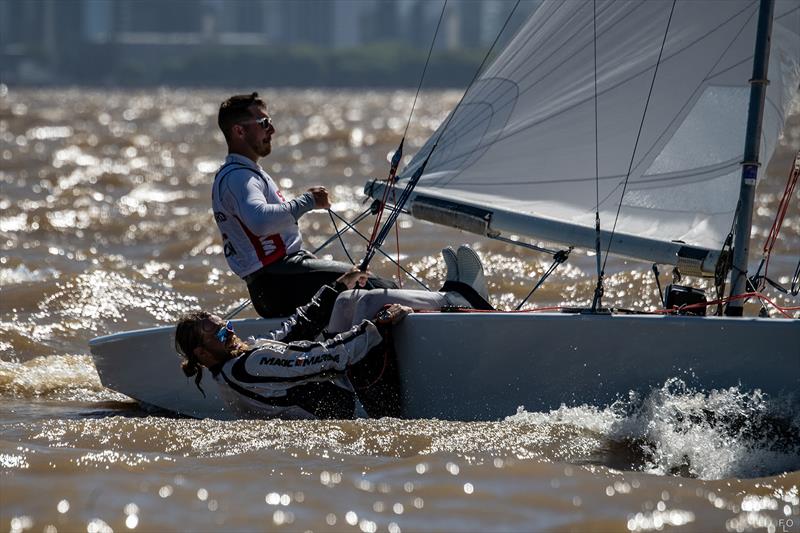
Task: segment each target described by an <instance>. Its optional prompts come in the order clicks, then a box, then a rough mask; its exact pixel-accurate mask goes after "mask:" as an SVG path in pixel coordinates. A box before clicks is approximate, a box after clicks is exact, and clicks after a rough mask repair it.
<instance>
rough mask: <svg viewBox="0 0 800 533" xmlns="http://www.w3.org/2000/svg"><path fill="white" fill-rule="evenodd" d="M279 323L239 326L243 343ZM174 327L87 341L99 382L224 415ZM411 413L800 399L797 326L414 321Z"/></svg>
mask: <svg viewBox="0 0 800 533" xmlns="http://www.w3.org/2000/svg"><path fill="white" fill-rule="evenodd" d="M278 323H279V321H278V320H260V319H249V320H239V321H235V327H236V331H237V333H238V334H240V335H242V336H246V335H252V334H257V333H264V332H266V331H269V330H270V329H271V328H272V327H274V326H275V325H277V324H278ZM173 332H174V328H173V327H161V328H153V329H146V330H139V331H133V332H127V333H120V334H117V335H110V336H106V337H99V338H97V339H93V340H92V341H91V342H90V347H91V351H92V355H93V357H94V361H95V365H96V366H97V370H98V373H99V374H100V379H101V380H102V382H103V384H104V385H105V386H106V387H108V388H111V389H114V390H117V391H119V392H122V393H123V394H126V395H128V396H130V397H132V398H135V399H136V400H139V401H141V402H144V403H146V404H150V405H153V406H157V407H160V408H162V409H166V410H169V411H173V412H177V413H180V414H184V415H189V416H194V417H201V418H202V417H214V418H228V415H227V413H226V410H225V407H224V404H223V403H222V401H221V400H220V398H219V396H218V394H217V385H216V383H215V382H214V381H213V380H212V379H211V378H210V376H209V375H208V373H207V372H206V375H205V378H204V380H203V383H202V386H203V388H204V390H205V391H206V396H207V397H206V398H203V396H202V395H201V394H200V392H199V391H198V390H197V389H196V388H195V386H194V383H193V381H192V380H191V379H188V378H186V377H185V376H184V375H183V373H182V372H181V370H180V368H179V361H180V360H179V359H178V357H177V356H176V355H175V351H174V347H173V346H174V345H173ZM395 345H396V351H397V355H398V364H399V368H400V373H401V381H402V384H403V390H404V393H405V406H404V411H403V412H404V416H405V417H407V418H441V419H452V420H495V419H499V418H502V417H505V416H508V415H511V414H513V413H515V412H516V410H517V407H519V406H524V407H525V409H527V410H528V411H543V410H544V411H546V410H549V409H554V408H557V407H559V406H560V405H561V404H562V403H563V404H566V405H581V404H589V405H596V406H598V407H602V406H605V405H608V404H610V403H611V402H613V401H614V400H615V399H617V398H620V397H627V395H628V393H629V392H630V391H636V392H647V391H648V390H650V389H652V388H654V387H660V386H662V385H663V384H664V382H665V381H666V380H668V379H669V378H671V377H680V378H683V379H685V380H686V381H687V382H688V383H689V384H691V385H693V386H694V387H696V388H698V389H699V390H711V389H720V388H727V387H733V386H739V387H741V388H742V389H743V390H751V389H760V390H761V391H763V392H765V393H767V394H769V395H773V396H783V395H786V394H794V393H796V391H800V320H781V319H758V318H718V317H707V318H701V317H675V316H652V315H634V316H631V315H616V316H595V315H578V314H575V315H571V314H554V313H540V314H522V313H451V314H446V313H443V314H427V313H424V314H417V315H412V316H410V317H408V318H407V319H406V320H405V321H404V322H403V323H402V324H400V326H399V327H398V328H396V332H395Z"/></svg>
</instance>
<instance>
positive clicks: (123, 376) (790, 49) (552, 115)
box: [90, 0, 800, 420]
mask: <svg viewBox="0 0 800 533" xmlns="http://www.w3.org/2000/svg"><path fill="white" fill-rule="evenodd" d="M799 33H800V4H798V3H797V2H796V1H791V0H789V1H777V2H773V1H772V0H761V1H758V0H755V1H754V0H728V1H726V2H719V1H714V0H709V1H706V0H676V1H675V2H652V1H646V0H631V1H619V0H608V1H597V2H544V3H542V4H541V5H540V6H539V7H538V8H537V9H536V10H535V11H534V12H533V13H532V15H531V16H530V18H529V19H528V20H527V21H526V22H525V24H524V25H523V26H522V27H521V29H520V30H519V31H518V33H517V34H516V35H515V36H514V38H513V39H511V40H510V41H509V43H508V44H507V46H506V47H505V48H504V49H503V50H502V51H500V52H499V53H498V54H497V55H496V57H495V58H494V61H493V62H492V63H491V64H490V65H489V66H488V67H487V68H486V69H485V70H484V71H483V72H482V73H481V75H480V76H479V77H477V78H476V80H475V81H474V82H473V83H472V84H471V85H470V87H469V88H468V89H467V91H466V93H465V95H464V97H463V99H462V101H461V102H460V103H459V104H458V106H457V107H456V108H455V109H454V110H453V111H452V112H451V114H450V116H449V117H448V118H447V119H446V120H445V121H444V122H443V123H442V125H441V126H440V127H439V129H438V130H437V131H436V132H434V134H433V135H432V136H431V138H430V139H429V141H428V142H427V143H426V144H425V145H424V146H423V147H422V149H421V150H419V152H418V153H417V154H416V155H415V156H414V158H413V159H412V160H411V161H410V163H409V164H408V166H407V167H406V168H405V169H404V170H403V171H402V172H400V174H399V175H398V179H397V181H394V182H370V183H368V184H367V186H366V192H367V194H369V195H371V196H372V197H374V198H376V199H383V198H387V197H392V195H391V194H389V195H386V194H385V192H386V188H387V187H392V188H395V189H396V192H397V194H396V195H395V197H402V196H403V194H402V193H403V192H404V191H406V193H407V194H406V196H407V201H406V202H405V204H404V205H403V206H399V207H403V208H404V209H405V210H407V211H408V212H410V214H411V215H412V216H413V217H416V218H418V219H421V220H426V221H431V222H434V223H438V224H445V225H448V226H451V227H455V228H459V229H462V230H465V231H469V232H472V233H477V234H480V235H482V236H484V237H486V238H492V239H501V240H505V241H506V242H511V241H519V240H521V239H520V237H522V238H529V239H533V240H536V241H537V242H547V243H559V244H562V245H564V246H567V247H574V248H582V249H586V250H592V251H597V252H599V253H598V265H599V258H600V257H601V256H603V255H605V256H606V257H607V255H608V254H613V255H619V256H623V257H626V258H630V259H634V260H638V261H643V262H646V263H657V264H661V265H673V266H674V267H675V268H676V269H677V270H678V271H679V272H680V273H681V274H683V275H685V276H702V275H712V276H713V275H716V276H717V278H720V277H723V276H724V274H725V273H726V272H727V271H728V270H730V269H729V265H730V261H731V257H732V258H733V259H732V260H733V264H734V268H733V269H732V270H733V271H734V272H736V273H738V274H739V275H738V276H733V278H732V280H731V281H732V283H731V286H733V287H734V290H738V291H739V293H742V292H744V291H743V290H742V285H743V283H744V279H743V278H744V273H745V272H746V271H747V254H746V248H747V240H748V239H749V235H750V223H751V222H750V217H751V213H752V205H753V193H752V191H753V188H754V186H755V183H756V182H757V180H758V177H759V174H760V173H761V169H760V168H759V166H758V161H759V160H761V161H768V160H769V158H770V156H771V154H772V152H773V150H774V148H775V145H776V143H777V141H778V138H779V136H780V134H781V131H782V129H783V126H784V122H785V117H786V115H787V112H788V109H789V106H790V103H791V102H792V100H793V99H794V98H797V94H798V83H799V82H800V35H798V34H799ZM759 69H760V71H761V72H768V76H769V83H768V85H767V84H766V83H763V81H764V80H763V78H761V77H759V76H757V75H754V73H756V72H759ZM751 85H755V89H752V90H751ZM759 91H760V92H759ZM753 94H755V98H754V97H753ZM759 96H763V98H759ZM758 100H760V101H761V104H760V105H758ZM753 101H756V104H757V105H755V106H753V104H752V102H753ZM754 128H755V129H754ZM754 154H755V159H754V158H753V155H754ZM411 180H414V186H413V189H412V188H409V187H407V185H408V184H409V182H410V181H411ZM598 220H599V221H600V222H599V223H598ZM732 227H735V228H736V230H735V231H734V232H732V230H731V228H732ZM732 233H735V234H736V236H737V237H736V241H735V242H733V241H731V240H730V239H729V236H730V235H731V234H732ZM742 243H744V244H742ZM732 244H733V246H731V245H732ZM731 248H733V250H731ZM742 254H744V263H743V265H744V266H743V267H742V263H741V261H742ZM737 261H739V263H738V264H737ZM598 270H599V273H600V274H601V273H602V269H601V268H598ZM718 281H719V280H718ZM597 300H599V298H596V301H597ZM735 302H741V300H736V299H734V300H732V303H731V304H729V309H732V312H731V313H729V314H731V315H737V314H741V313H740V312H737V306H738V309H739V311H740V310H741V304H740V303H739V304H737V303H735ZM271 325H272V324H271V323H270V321H265V320H260V319H259V320H242V321H237V324H236V328H237V331H243V333H244V334H253V333H257V332H261V331H264V329H266V328H269V327H270V326H271ZM171 335H172V328H169V327H165V328H154V329H149V330H140V331H137V332H128V333H121V334H117V335H111V336H107V337H101V338H97V339H94V340H92V341H91V343H90V346H91V351H92V354H93V357H94V360H95V364H96V366H97V369H98V372H99V374H100V377H101V379H102V381H103V383H104V385H106V386H108V387H110V388H112V389H115V390H118V391H120V392H123V393H125V394H127V395H129V396H131V397H133V398H136V399H137V400H140V401H142V402H145V403H148V404H152V405H155V406H157V407H161V408H165V409H168V410H171V411H175V412H178V413H181V414H186V415H190V416H198V417H203V416H214V417H225V416H226V412H225V407H224V404H223V403H222V402H221V401H220V400H219V397H218V395H217V392H216V389H214V388H213V387H214V384H209V385H210V386H209V387H208V390H207V391H206V392H207V397H206V398H204V397H202V396H201V395H200V393H199V392H197V390H196V389H194V386H193V384H191V383H190V382H189V380H187V379H186V378H185V377H184V376H183V375H182V374H181V372H180V370H179V369H178V365H177V362H176V361H175V358H174V357H170V354H171V353H173V348H172V346H173V344H172V337H171ZM394 340H395V350H396V354H397V357H398V367H399V370H400V373H401V382H402V385H403V392H404V406H403V413H404V416H406V417H408V418H442V419H454V420H492V419H498V418H502V417H504V416H507V415H510V414H513V413H514V412H516V411H517V409H518V408H519V407H521V406H522V407H524V408H526V409H527V410H529V411H532V410H535V411H541V410H548V409H554V408H558V407H559V406H560V405H561V404H567V405H581V404H589V405H597V406H604V405H608V404H609V403H611V402H613V401H614V400H616V399H617V398H620V397H621V396H626V395H628V394H629V393H630V392H646V391H647V390H650V389H651V388H657V387H660V386H662V385H663V384H664V383H665V382H666V381H667V380H669V379H670V378H673V377H676V376H681V377H686V378H687V380H689V381H690V382H691V383H692V385H693V386H695V387H697V388H698V389H701V390H712V389H721V388H727V387H741V388H743V389H745V390H750V389H760V390H761V391H762V392H764V393H766V394H768V395H773V396H783V395H792V394H794V393H796V391H798V390H800V320H798V319H787V318H761V317H739V316H693V315H678V316H670V315H663V314H662V315H657V314H644V313H642V314H616V313H612V312H608V311H607V310H604V309H603V308H602V305H595V306H593V308H592V309H587V310H584V311H583V312H570V313H564V312H553V313H508V312H500V311H496V312H480V313H426V314H415V315H411V316H409V317H408V318H407V319H406V320H404V321H403V322H402V323H401V324H400V325H399V326H398V327H397V328H396V331H395V332H394ZM156 369H158V370H156Z"/></svg>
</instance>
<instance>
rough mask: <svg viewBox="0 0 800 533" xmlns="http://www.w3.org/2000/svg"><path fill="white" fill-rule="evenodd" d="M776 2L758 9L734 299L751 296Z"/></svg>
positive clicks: (733, 305)
mask: <svg viewBox="0 0 800 533" xmlns="http://www.w3.org/2000/svg"><path fill="white" fill-rule="evenodd" d="M774 9H775V0H761V2H760V5H759V8H758V29H757V31H756V47H755V53H754V55H753V75H752V77H751V79H750V104H749V107H748V110H747V132H746V135H745V145H744V161H742V183H741V188H740V189H739V206H738V209H737V217H736V233H735V235H736V236H735V239H734V243H733V264H732V266H731V278H730V284H731V292H730V296H737V295H739V294H743V293H745V292H747V286H746V283H747V256H748V253H749V248H750V228H751V226H752V225H753V200H754V198H755V193H756V181H757V179H758V167H759V166H760V163H759V161H758V157H759V151H760V148H761V120H762V118H763V116H764V100H765V98H766V95H767V84H768V83H769V81H768V80H767V68H768V67H769V49H770V36H771V34H772V14H773V11H774ZM743 308H744V301H743V300H741V299H739V300H733V301H731V302H729V303H728V306H727V307H726V309H725V314H726V315H728V316H742V311H743Z"/></svg>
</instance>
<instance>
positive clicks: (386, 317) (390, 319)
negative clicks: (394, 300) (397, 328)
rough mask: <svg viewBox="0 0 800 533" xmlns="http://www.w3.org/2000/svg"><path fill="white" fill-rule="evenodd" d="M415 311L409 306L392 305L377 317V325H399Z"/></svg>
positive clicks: (382, 310) (381, 311)
mask: <svg viewBox="0 0 800 533" xmlns="http://www.w3.org/2000/svg"><path fill="white" fill-rule="evenodd" d="M413 312H414V310H413V309H411V308H410V307H408V306H407V305H400V304H391V305H387V306H386V307H384V308H383V309H381V310H380V311H379V312H378V314H377V315H375V323H376V324H397V323H398V322H400V321H401V320H403V319H404V318H405V317H407V316H408V315H410V314H411V313H413Z"/></svg>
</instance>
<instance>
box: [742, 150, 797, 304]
mask: <svg viewBox="0 0 800 533" xmlns="http://www.w3.org/2000/svg"><path fill="white" fill-rule="evenodd" d="M798 178H800V151H798V152H797V154H795V157H794V163H793V164H792V167H791V169H789V177H788V178H787V180H786V187H785V188H784V190H783V196H782V197H781V201H780V203H779V204H778V210H777V212H776V213H775V219H774V220H773V221H772V227H771V228H770V230H769V233H768V234H767V238H766V240H765V241H764V248H763V250H762V254H761V263H760V264H759V265H758V270H756V273H755V274H753V276H752V277H751V278H750V281H751V282H752V283H753V284H754V285H755V286H756V287H757V288H758V290H763V289H764V287H765V286H766V283H769V284H770V285H772V286H773V287H776V288H778V290H780V291H781V292H788V291H787V290H786V289H784V288H783V287H780V286H779V285H777V284H776V283H775V282H774V281H772V280H770V279H769V278H768V277H767V274H768V272H769V260H770V258H771V256H772V249H773V248H774V247H775V243H776V242H777V240H778V234H779V233H780V231H781V227H782V226H783V220H784V218H785V217H786V212H787V211H788V210H789V203H790V200H791V198H792V194H793V193H794V189H795V187H796V186H797V180H798ZM761 267H764V275H763V276H761Z"/></svg>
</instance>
